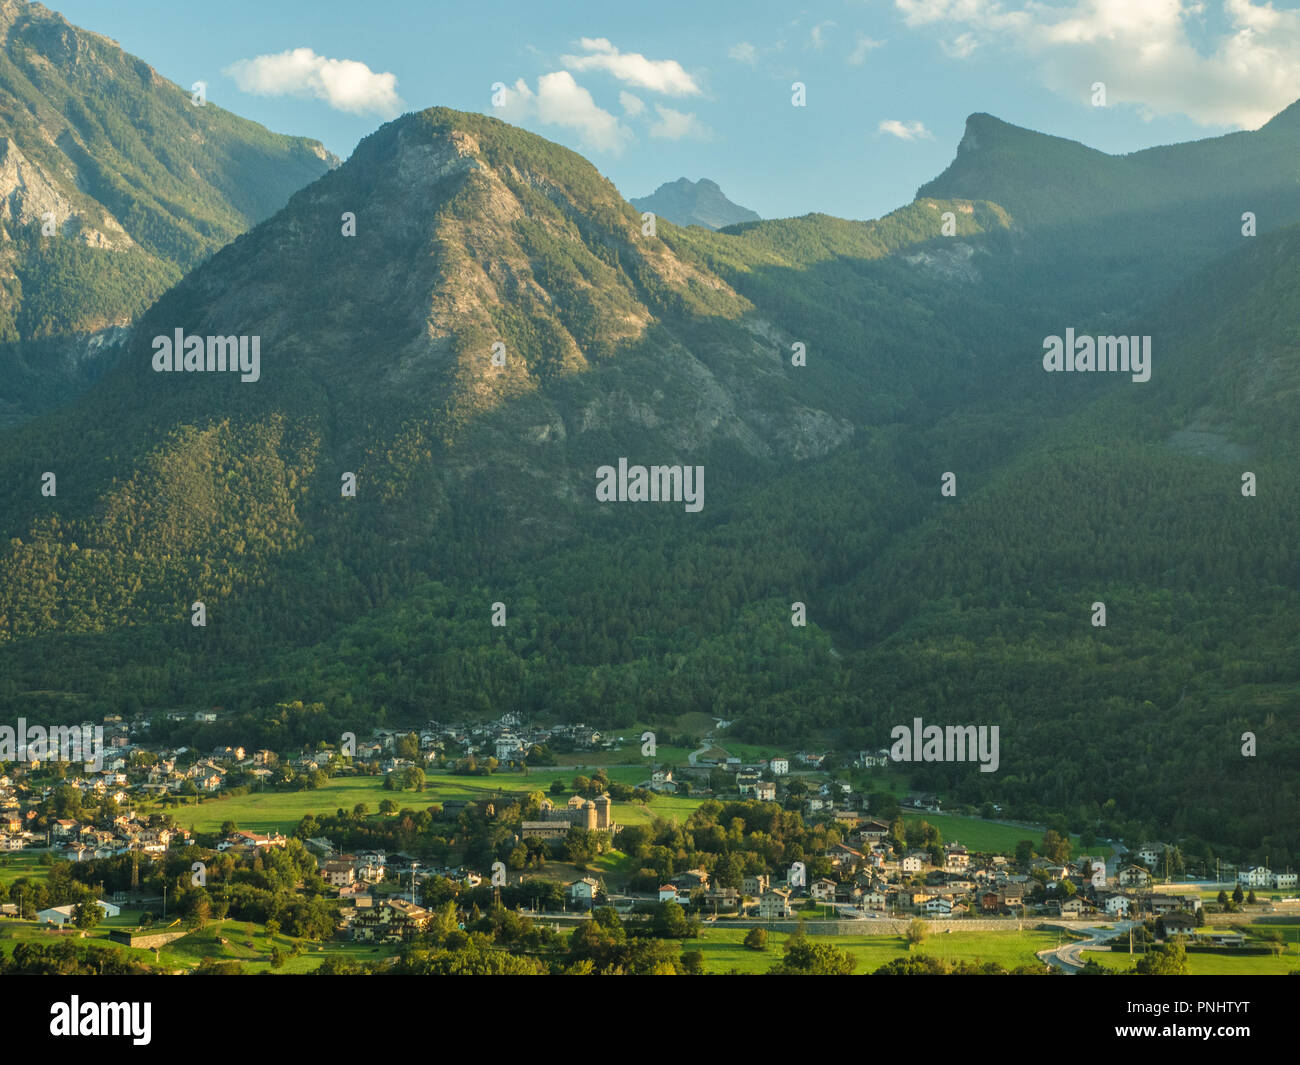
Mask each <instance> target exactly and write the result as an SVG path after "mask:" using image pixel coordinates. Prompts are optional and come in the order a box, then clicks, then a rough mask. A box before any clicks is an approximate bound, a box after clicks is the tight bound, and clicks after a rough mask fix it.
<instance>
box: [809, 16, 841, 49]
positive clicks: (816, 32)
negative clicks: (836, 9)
mask: <svg viewBox="0 0 1300 1065" xmlns="http://www.w3.org/2000/svg"><path fill="white" fill-rule="evenodd" d="M834 25H835V23H834V22H832V21H830V19H827V20H826V21H825V22H819V23H817V25H816V26H814V27H813V28H812V32H811V33H810V34H809V35H808V42H809V43H810V44H811V45H812V46H813V47H814V48H816V49H817V51H819V52H820V51H821V50H822V49H823V48H824V47H825V46H826V36H825V33H826V31H827V30H829V29H831V28H833V27H834Z"/></svg>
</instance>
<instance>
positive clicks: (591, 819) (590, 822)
mask: <svg viewBox="0 0 1300 1065" xmlns="http://www.w3.org/2000/svg"><path fill="white" fill-rule="evenodd" d="M582 827H583V828H585V829H586V830H587V831H588V832H591V831H593V830H594V829H595V827H596V804H595V803H594V802H592V801H591V800H590V799H588V800H587V801H586V802H585V803H583V806H582Z"/></svg>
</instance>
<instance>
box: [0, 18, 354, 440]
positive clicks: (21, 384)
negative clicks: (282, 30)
mask: <svg viewBox="0 0 1300 1065" xmlns="http://www.w3.org/2000/svg"><path fill="white" fill-rule="evenodd" d="M337 162H338V160H337V159H336V158H335V157H333V156H332V155H331V154H330V153H329V152H327V151H326V150H325V149H324V147H323V146H322V145H320V144H319V143H318V142H316V141H310V140H306V139H303V138H299V137H285V136H281V135H279V134H274V133H271V132H270V131H268V130H266V129H264V128H263V127H261V126H259V125H258V124H257V123H254V122H249V121H247V120H246V119H242V118H239V117H238V116H236V115H233V114H231V113H230V112H229V111H226V110H224V109H222V108H220V107H218V106H217V105H216V104H215V103H213V102H211V101H208V102H207V103H206V104H204V105H203V106H196V105H195V104H194V103H192V102H191V93H190V91H189V90H186V89H182V88H181V87H180V86H178V85H175V84H173V83H172V82H169V81H167V80H166V79H164V78H163V77H161V76H160V75H159V74H158V72H157V71H155V70H154V69H153V68H152V67H150V66H149V65H148V64H146V63H144V62H143V61H141V60H139V59H136V58H135V57H133V56H130V55H128V54H127V53H125V52H124V51H122V49H121V48H120V47H118V45H117V44H116V43H115V42H113V41H111V40H109V39H108V38H106V37H102V36H100V35H99V34H95V33H90V32H88V31H86V30H82V29H79V28H77V27H75V26H72V25H71V24H69V23H68V22H67V21H66V20H64V19H63V18H62V16H60V15H58V14H56V13H55V12H53V11H50V10H49V9H47V8H45V7H42V6H41V5H39V4H28V3H25V2H23V0H0V370H3V371H4V372H5V376H6V377H7V378H8V381H9V387H7V388H6V394H5V396H4V399H3V400H0V418H7V419H8V420H11V421H12V420H15V419H17V418H20V417H23V416H25V414H26V413H27V412H29V411H30V409H32V408H37V409H39V408H40V407H41V406H43V405H44V404H45V403H46V402H47V401H48V400H49V399H50V398H51V397H49V396H47V395H46V394H45V393H46V392H48V391H51V390H52V391H53V392H55V393H56V394H57V395H58V396H66V395H67V394H68V391H69V389H70V388H74V387H76V384H77V382H79V381H80V382H82V383H84V382H85V381H86V380H87V378H88V377H93V373H87V372H86V370H87V366H86V363H85V359H84V355H85V352H86V351H87V350H95V351H97V352H99V357H100V358H102V357H103V356H104V353H105V351H106V350H107V349H108V348H112V347H113V346H114V344H113V342H114V341H115V340H116V339H117V334H115V333H113V330H114V329H115V328H117V327H121V326H125V325H126V324H127V323H129V322H130V321H131V320H132V319H133V318H134V317H135V316H136V315H137V314H138V313H140V312H141V311H142V310H144V308H146V307H147V306H148V305H149V304H150V303H152V302H153V301H154V300H155V299H156V298H157V297H158V296H160V295H161V294H162V293H163V292H164V291H165V290H166V289H167V288H168V287H170V286H171V285H172V284H174V283H175V282H176V281H178V280H179V279H180V277H181V276H182V274H183V273H184V272H185V271H187V270H189V269H191V268H193V267H194V266H195V265H197V264H198V263H199V262H201V261H202V260H203V259H205V258H206V257H207V256H209V255H210V254H211V253H212V252H213V251H215V250H216V249H217V248H219V247H221V246H222V245H224V244H226V243H228V242H229V241H230V240H231V239H232V238H233V237H234V236H235V235H237V234H238V233H241V232H243V231H244V230H246V229H247V228H248V227H249V226H250V225H252V224H253V223H255V222H258V221H261V220H262V219H264V218H266V217H267V216H269V215H270V214H271V213H273V212H274V211H275V210H277V209H278V208H279V207H281V206H283V204H284V203H285V201H286V200H287V199H288V198H289V195H290V194H291V193H292V192H294V191H296V190H297V189H299V188H301V187H302V186H303V185H305V184H307V183H309V182H311V181H313V180H315V179H316V178H318V177H320V176H321V175H322V174H323V173H325V172H326V171H327V170H328V169H329V168H330V167H331V166H334V165H337ZM51 338H66V339H67V343H61V342H60V343H55V344H51V343H49V341H50V339H51Z"/></svg>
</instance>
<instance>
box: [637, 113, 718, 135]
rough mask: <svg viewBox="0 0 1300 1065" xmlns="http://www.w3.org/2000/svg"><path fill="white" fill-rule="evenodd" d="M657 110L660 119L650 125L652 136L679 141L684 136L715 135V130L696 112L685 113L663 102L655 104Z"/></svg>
mask: <svg viewBox="0 0 1300 1065" xmlns="http://www.w3.org/2000/svg"><path fill="white" fill-rule="evenodd" d="M655 111H656V112H657V113H658V115H659V121H658V122H655V123H654V124H652V125H651V126H650V136H652V137H661V138H664V139H666V140H673V141H678V140H682V139H683V138H684V137H693V138H695V139H696V140H708V139H709V138H710V137H712V136H713V131H712V130H711V129H709V127H708V126H706V125H704V123H702V122H701V121H700V120H699V119H698V118H696V117H695V115H694V114H683V113H682V112H681V111H674V110H673V109H672V108H671V107H664V106H663V105H662V104H655Z"/></svg>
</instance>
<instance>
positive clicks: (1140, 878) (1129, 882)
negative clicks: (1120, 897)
mask: <svg viewBox="0 0 1300 1065" xmlns="http://www.w3.org/2000/svg"><path fill="white" fill-rule="evenodd" d="M1117 879H1118V881H1119V886H1120V887H1146V886H1147V885H1148V884H1150V883H1151V874H1150V873H1148V872H1147V871H1146V870H1145V869H1143V868H1142V867H1141V866H1140V865H1126V866H1124V868H1123V869H1121V870H1120V871H1119V876H1118V878H1117Z"/></svg>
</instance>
